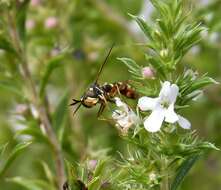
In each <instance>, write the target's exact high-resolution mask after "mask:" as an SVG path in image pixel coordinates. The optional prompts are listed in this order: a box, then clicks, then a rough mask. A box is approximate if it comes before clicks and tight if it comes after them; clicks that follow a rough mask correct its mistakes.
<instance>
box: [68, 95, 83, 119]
mask: <svg viewBox="0 0 221 190" xmlns="http://www.w3.org/2000/svg"><path fill="white" fill-rule="evenodd" d="M72 100H73V103H71V104H70V105H69V106H74V105H76V104H78V103H80V104H79V105H78V107H77V108H76V109H75V110H74V112H73V116H74V115H75V113H76V112H77V111H78V110H79V108H80V107H81V105H82V104H81V101H80V100H76V99H72Z"/></svg>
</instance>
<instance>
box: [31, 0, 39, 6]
mask: <svg viewBox="0 0 221 190" xmlns="http://www.w3.org/2000/svg"><path fill="white" fill-rule="evenodd" d="M40 4H41V0H31V6H33V7H36V6H38V5H40Z"/></svg>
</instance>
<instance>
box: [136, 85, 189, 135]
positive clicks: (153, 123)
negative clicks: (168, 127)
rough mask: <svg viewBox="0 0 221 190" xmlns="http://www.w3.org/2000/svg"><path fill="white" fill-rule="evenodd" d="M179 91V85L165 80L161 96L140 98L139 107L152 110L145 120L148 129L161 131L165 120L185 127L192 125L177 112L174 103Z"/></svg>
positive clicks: (143, 109)
mask: <svg viewBox="0 0 221 190" xmlns="http://www.w3.org/2000/svg"><path fill="white" fill-rule="evenodd" d="M178 92H179V87H178V86H177V85H176V84H172V85H171V84H170V82H168V81H165V82H164V83H163V85H162V89H161V91H160V94H159V97H157V98H150V97H142V98H140V99H139V101H138V107H139V108H140V109H141V110H142V111H148V110H151V111H152V113H151V114H150V116H149V117H147V118H146V119H145V120H144V127H145V129H146V130H147V131H150V132H157V131H159V130H160V128H161V125H162V123H163V121H164V120H165V121H166V122H168V123H175V122H178V124H179V125H180V126H181V127H182V128H184V129H189V128H190V127H191V124H190V122H189V121H188V120H187V119H185V118H183V117H182V116H180V115H178V114H176V113H175V111H174V104H175V102H176V98H177V96H178Z"/></svg>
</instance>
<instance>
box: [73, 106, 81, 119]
mask: <svg viewBox="0 0 221 190" xmlns="http://www.w3.org/2000/svg"><path fill="white" fill-rule="evenodd" d="M81 105H82V104H81V103H80V104H79V105H78V107H77V108H76V109H75V110H74V112H73V116H74V115H75V114H76V112H77V111H78V110H79V108H80V107H81Z"/></svg>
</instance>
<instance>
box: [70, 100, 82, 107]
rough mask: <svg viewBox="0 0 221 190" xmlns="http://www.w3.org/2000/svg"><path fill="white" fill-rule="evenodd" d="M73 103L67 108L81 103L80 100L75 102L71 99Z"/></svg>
mask: <svg viewBox="0 0 221 190" xmlns="http://www.w3.org/2000/svg"><path fill="white" fill-rule="evenodd" d="M72 100H73V103H71V104H70V105H69V106H74V105H76V104H78V103H79V102H81V101H80V100H76V99H72Z"/></svg>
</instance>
